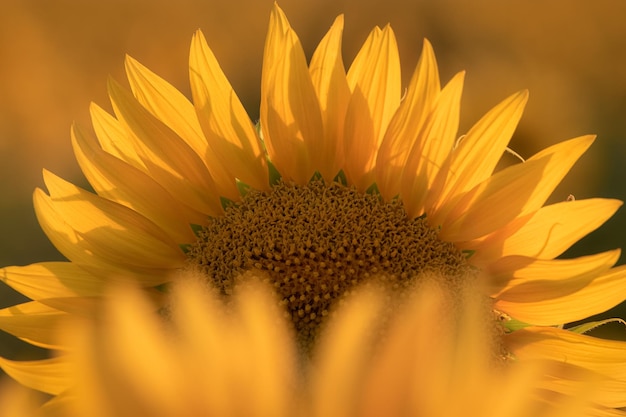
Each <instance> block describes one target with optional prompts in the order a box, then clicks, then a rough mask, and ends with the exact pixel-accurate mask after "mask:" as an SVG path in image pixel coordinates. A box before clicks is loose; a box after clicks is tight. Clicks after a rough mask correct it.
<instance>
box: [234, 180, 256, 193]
mask: <svg viewBox="0 0 626 417" xmlns="http://www.w3.org/2000/svg"><path fill="white" fill-rule="evenodd" d="M235 185H236V186H237V191H239V195H240V196H242V197H245V196H246V194H248V193H249V192H250V190H251V189H252V187H251V186H249V185H248V184H246V183H245V182H243V181H239V180H238V179H235Z"/></svg>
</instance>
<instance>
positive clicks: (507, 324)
mask: <svg viewBox="0 0 626 417" xmlns="http://www.w3.org/2000/svg"><path fill="white" fill-rule="evenodd" d="M502 326H503V327H504V331H505V332H506V333H512V332H514V331H516V330H521V329H523V328H524V327H530V326H532V324H528V323H524V322H523V321H519V320H516V319H514V318H511V319H509V320H506V321H503V322H502Z"/></svg>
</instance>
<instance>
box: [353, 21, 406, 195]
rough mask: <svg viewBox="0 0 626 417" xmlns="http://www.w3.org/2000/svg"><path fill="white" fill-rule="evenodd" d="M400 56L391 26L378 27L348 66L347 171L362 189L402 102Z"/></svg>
mask: <svg viewBox="0 0 626 417" xmlns="http://www.w3.org/2000/svg"><path fill="white" fill-rule="evenodd" d="M400 83H401V79H400V57H399V55H398V46H397V43H396V38H395V35H394V33H393V31H392V30H391V27H390V26H386V27H385V28H384V29H383V30H380V29H379V28H375V29H374V30H373V31H372V32H371V33H370V35H369V37H368V38H367V40H366V41H365V43H364V44H363V47H362V48H361V50H360V51H359V53H358V54H357V56H356V57H355V58H354V62H353V63H352V65H351V66H350V69H349V70H348V84H349V85H350V89H351V90H352V98H351V100H350V103H349V105H348V111H347V113H346V121H345V138H344V140H345V155H346V161H345V174H346V177H347V178H348V181H349V182H350V183H352V184H354V185H356V187H357V188H358V189H360V190H365V189H367V188H368V187H369V186H370V185H372V183H374V181H375V175H374V166H375V164H376V155H377V152H378V149H379V147H380V145H381V142H382V140H383V137H384V135H385V131H386V130H387V127H388V125H389V122H390V120H391V118H392V116H393V114H394V113H395V112H396V110H397V109H398V106H399V105H400Z"/></svg>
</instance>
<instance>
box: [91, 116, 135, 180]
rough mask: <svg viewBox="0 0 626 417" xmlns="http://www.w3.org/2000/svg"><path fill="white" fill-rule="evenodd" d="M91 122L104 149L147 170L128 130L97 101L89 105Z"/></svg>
mask: <svg viewBox="0 0 626 417" xmlns="http://www.w3.org/2000/svg"><path fill="white" fill-rule="evenodd" d="M89 112H90V114H91V123H92V125H93V129H94V131H95V132H96V137H97V138H98V142H99V143H100V146H102V149H104V150H105V151H106V152H108V153H110V154H111V155H114V156H116V157H118V158H119V159H121V160H122V161H124V162H126V163H128V164H130V165H132V166H134V167H135V168H137V169H140V170H142V171H144V172H146V171H147V170H146V165H145V164H144V163H143V161H142V160H141V158H140V157H139V155H137V150H136V149H135V146H134V145H133V141H132V139H131V138H130V134H129V133H128V131H127V130H126V129H125V128H124V127H123V126H122V125H121V124H120V122H119V121H118V120H117V119H116V118H115V117H113V116H111V115H110V114H109V113H107V112H106V111H105V110H104V109H102V108H101V107H100V106H98V105H97V104H95V103H91V105H90V106H89Z"/></svg>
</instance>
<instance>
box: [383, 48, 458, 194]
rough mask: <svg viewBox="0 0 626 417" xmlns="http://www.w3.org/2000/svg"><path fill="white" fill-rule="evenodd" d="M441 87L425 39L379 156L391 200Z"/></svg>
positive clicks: (432, 57)
mask: <svg viewBox="0 0 626 417" xmlns="http://www.w3.org/2000/svg"><path fill="white" fill-rule="evenodd" d="M440 90H441V86H440V84H439V71H438V70H437V62H436V60H435V53H434V51H433V48H432V46H431V44H430V42H428V40H426V39H424V46H423V48H422V55H421V56H420V59H419V61H418V62H417V66H416V68H415V72H414V73H413V76H412V78H411V82H410V84H409V87H408V89H407V91H406V97H404V99H403V100H402V102H401V103H400V107H399V108H398V110H397V111H396V113H395V114H394V115H393V118H392V119H391V121H390V122H389V126H388V127H387V131H386V133H385V136H384V138H383V140H382V142H381V144H380V149H379V150H378V156H377V158H376V183H377V184H378V189H379V190H380V192H381V194H382V195H383V197H384V198H385V199H387V200H389V199H391V198H393V197H395V196H396V195H398V194H400V179H401V175H402V172H403V171H406V170H407V169H406V168H405V165H406V163H407V158H408V157H409V152H411V149H415V148H416V147H418V146H420V145H418V143H420V142H416V141H417V140H423V136H421V135H419V134H420V132H421V131H422V128H423V126H424V124H425V123H426V119H427V117H429V115H430V114H431V111H432V110H433V107H434V106H435V102H436V99H437V97H438V96H439V93H440ZM443 108H444V109H446V110H448V109H447V108H445V107H443ZM455 133H456V132H455ZM422 146H423V145H422Z"/></svg>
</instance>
